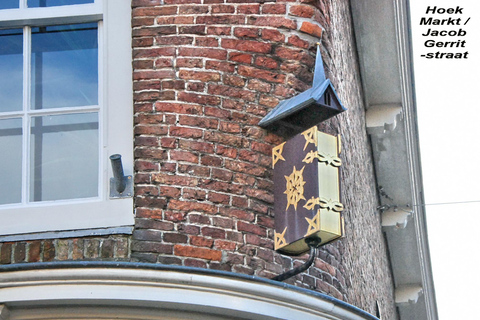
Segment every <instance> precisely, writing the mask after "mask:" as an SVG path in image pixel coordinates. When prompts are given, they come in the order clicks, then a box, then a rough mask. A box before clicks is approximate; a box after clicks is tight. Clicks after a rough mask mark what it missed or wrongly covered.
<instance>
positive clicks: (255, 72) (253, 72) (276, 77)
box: [238, 65, 285, 83]
mask: <svg viewBox="0 0 480 320" xmlns="http://www.w3.org/2000/svg"><path fill="white" fill-rule="evenodd" d="M238 74H239V75H242V76H245V77H250V78H258V79H263V80H266V81H269V82H276V83H283V82H285V75H283V74H279V73H276V72H272V71H267V70H262V69H258V68H254V67H250V66H243V65H242V66H239V67H238Z"/></svg>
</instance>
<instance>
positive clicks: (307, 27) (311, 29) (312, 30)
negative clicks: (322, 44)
mask: <svg viewBox="0 0 480 320" xmlns="http://www.w3.org/2000/svg"><path fill="white" fill-rule="evenodd" d="M300 31H302V32H305V33H308V34H310V35H312V36H314V37H318V38H321V37H322V31H323V30H322V28H321V27H320V26H318V25H317V24H314V23H311V22H308V21H304V22H302V26H301V27H300Z"/></svg>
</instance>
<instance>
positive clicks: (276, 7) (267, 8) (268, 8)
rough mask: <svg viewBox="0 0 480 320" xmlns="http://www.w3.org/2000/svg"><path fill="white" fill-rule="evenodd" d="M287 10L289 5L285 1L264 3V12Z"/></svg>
mask: <svg viewBox="0 0 480 320" xmlns="http://www.w3.org/2000/svg"><path fill="white" fill-rule="evenodd" d="M286 12H287V6H286V5H285V4H283V3H275V4H272V3H268V4H264V5H262V13H263V14H265V15H266V14H285V13H286Z"/></svg>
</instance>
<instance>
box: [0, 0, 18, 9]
mask: <svg viewBox="0 0 480 320" xmlns="http://www.w3.org/2000/svg"><path fill="white" fill-rule="evenodd" d="M18 1H19V0H1V1H0V9H14V8H18V7H19V3H18Z"/></svg>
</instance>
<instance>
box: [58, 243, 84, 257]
mask: <svg viewBox="0 0 480 320" xmlns="http://www.w3.org/2000/svg"><path fill="white" fill-rule="evenodd" d="M59 244H60V241H59V242H58V243H57V251H59V250H58V249H59V248H58V246H59ZM64 247H65V245H64ZM68 247H69V246H68V242H67V243H66V248H67V249H68ZM84 249H85V241H84V240H83V239H74V240H73V241H72V259H73V260H80V259H83V258H84V254H83V252H84ZM66 258H68V251H67V257H66Z"/></svg>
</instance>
